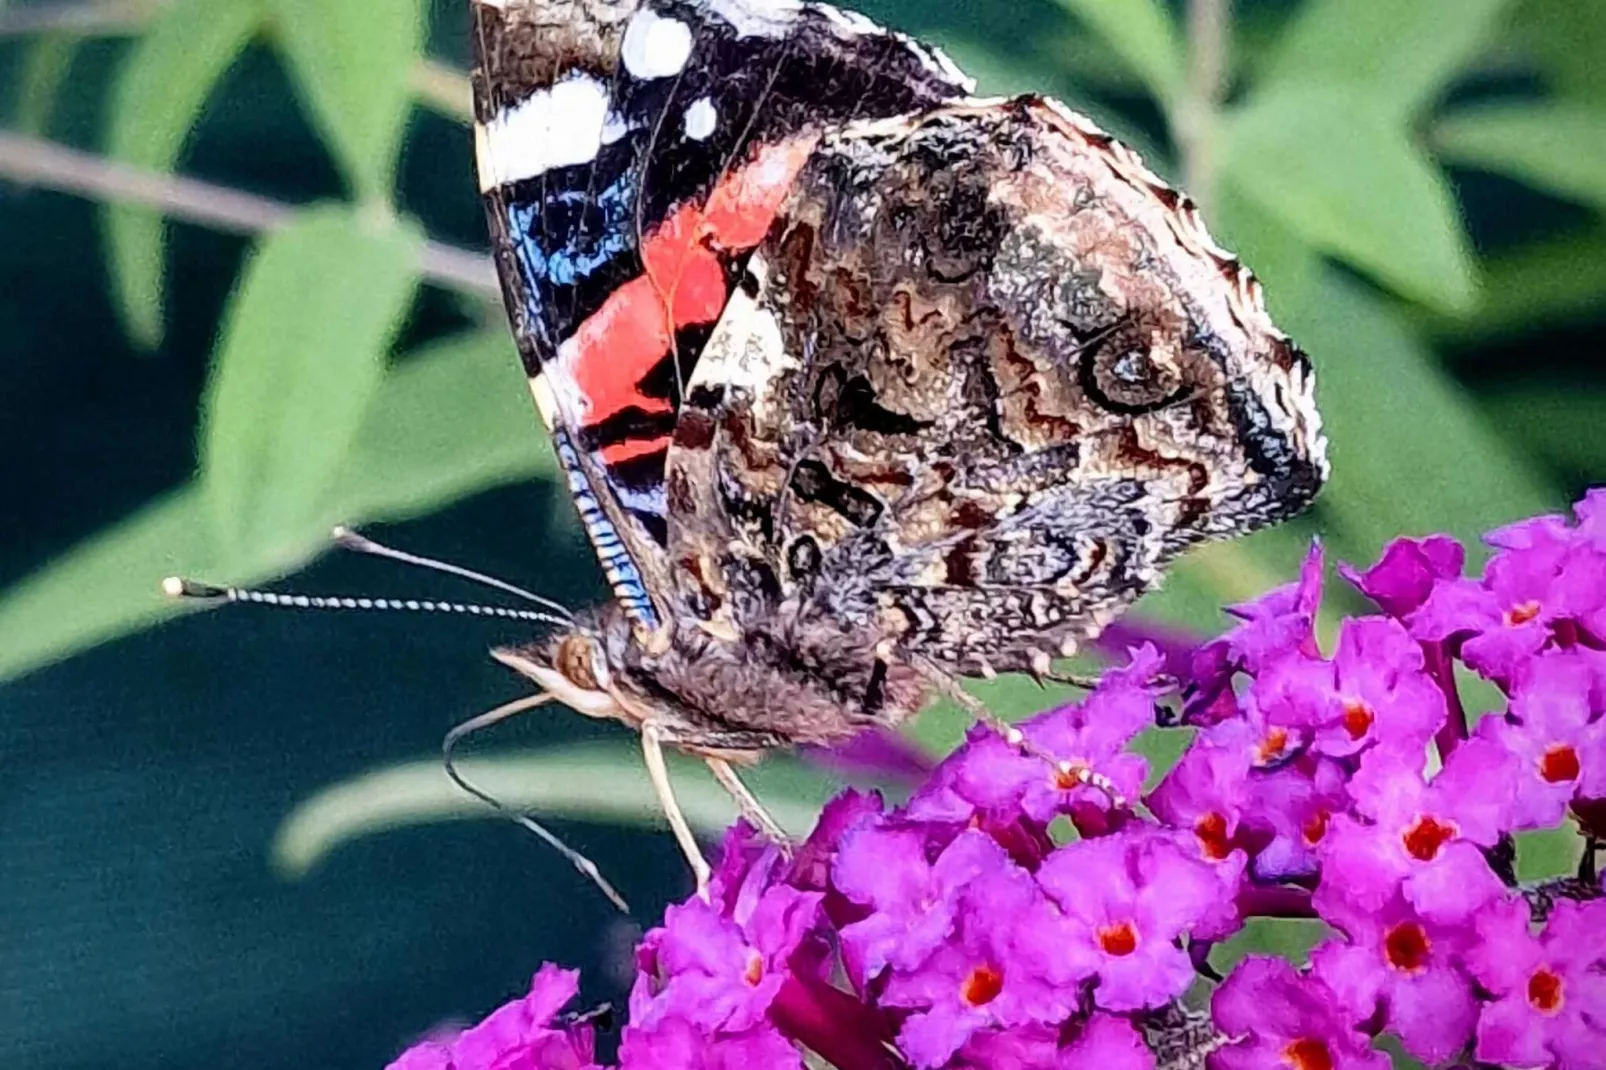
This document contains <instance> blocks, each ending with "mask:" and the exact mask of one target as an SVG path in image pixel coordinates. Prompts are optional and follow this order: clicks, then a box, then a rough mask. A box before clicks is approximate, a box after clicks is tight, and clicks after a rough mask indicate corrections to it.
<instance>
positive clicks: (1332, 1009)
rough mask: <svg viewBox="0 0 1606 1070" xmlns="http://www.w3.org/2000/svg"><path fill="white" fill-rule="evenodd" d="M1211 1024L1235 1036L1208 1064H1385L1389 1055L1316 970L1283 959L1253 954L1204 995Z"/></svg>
mask: <svg viewBox="0 0 1606 1070" xmlns="http://www.w3.org/2000/svg"><path fill="white" fill-rule="evenodd" d="M1210 1013H1211V1016H1212V1017H1213V1018H1214V1019H1215V1022H1216V1028H1217V1029H1218V1030H1220V1031H1221V1032H1222V1033H1225V1034H1226V1035H1227V1036H1229V1037H1233V1038H1235V1042H1234V1043H1232V1044H1229V1045H1227V1046H1226V1047H1224V1048H1222V1049H1220V1050H1219V1051H1217V1052H1215V1053H1214V1054H1213V1055H1211V1056H1210V1068H1211V1070H1388V1066H1389V1060H1388V1056H1386V1055H1384V1054H1383V1053H1382V1052H1380V1051H1373V1050H1372V1045H1371V1038H1370V1037H1368V1036H1366V1035H1365V1034H1364V1033H1362V1032H1360V1031H1359V1030H1358V1029H1357V1028H1356V1027H1355V1021H1354V1020H1353V1019H1351V1018H1350V1017H1349V1016H1348V1015H1346V1014H1345V1013H1344V1012H1343V1010H1342V1008H1341V1007H1340V1006H1339V1004H1338V1000H1337V997H1336V996H1335V995H1334V993H1333V991H1332V989H1330V988H1328V987H1327V984H1326V983H1325V982H1324V981H1322V979H1321V978H1320V977H1317V976H1315V975H1314V974H1311V973H1308V972H1300V971H1298V970H1295V969H1294V967H1293V965H1292V964H1290V963H1289V962H1287V961H1285V960H1283V959H1277V958H1267V957H1262V956H1252V957H1250V958H1248V959H1245V960H1244V961H1243V962H1242V963H1240V964H1239V966H1238V968H1237V969H1236V970H1234V971H1233V973H1232V975H1231V976H1230V977H1228V978H1227V980H1226V982H1225V983H1223V984H1222V985H1221V987H1220V988H1218V989H1216V991H1215V994H1214V996H1212V997H1211V1000H1210Z"/></svg>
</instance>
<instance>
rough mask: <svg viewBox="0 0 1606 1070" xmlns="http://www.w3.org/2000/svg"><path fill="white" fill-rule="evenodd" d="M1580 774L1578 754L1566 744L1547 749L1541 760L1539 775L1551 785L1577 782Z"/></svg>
mask: <svg viewBox="0 0 1606 1070" xmlns="http://www.w3.org/2000/svg"><path fill="white" fill-rule="evenodd" d="M1579 772H1580V769H1579V765H1578V752H1577V751H1575V750H1573V749H1572V748H1571V747H1570V746H1568V745H1567V744H1565V743H1553V744H1551V745H1550V746H1549V747H1546V748H1545V756H1544V757H1543V758H1540V759H1539V775H1540V776H1542V777H1544V778H1545V780H1546V781H1547V782H1548V783H1551V784H1560V783H1562V782H1564V781H1568V780H1577V779H1578V774H1579Z"/></svg>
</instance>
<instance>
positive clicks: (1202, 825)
mask: <svg viewBox="0 0 1606 1070" xmlns="http://www.w3.org/2000/svg"><path fill="white" fill-rule="evenodd" d="M1193 834H1194V836H1195V837H1197V838H1198V840H1199V849H1200V850H1201V851H1203V852H1204V856H1205V857H1206V858H1208V859H1210V860H1211V861H1212V862H1219V861H1221V860H1222V859H1223V858H1226V857H1227V855H1228V854H1230V853H1231V852H1232V844H1230V843H1229V842H1227V819H1226V818H1225V817H1223V816H1222V815H1221V814H1218V813H1215V812H1214V811H1212V812H1210V813H1208V814H1205V815H1204V816H1203V817H1201V818H1199V820H1197V821H1195V822H1194V823H1193Z"/></svg>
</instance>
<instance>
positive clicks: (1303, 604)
mask: <svg viewBox="0 0 1606 1070" xmlns="http://www.w3.org/2000/svg"><path fill="white" fill-rule="evenodd" d="M1322 561H1323V556H1322V548H1321V544H1320V543H1315V542H1313V543H1312V544H1311V548H1310V552H1309V553H1308V554H1306V556H1305V563H1304V564H1303V565H1302V566H1301V567H1300V570H1299V580H1298V582H1296V583H1291V584H1288V585H1287V586H1285V587H1279V588H1277V589H1276V590H1274V591H1270V592H1268V593H1266V594H1264V595H1262V596H1261V597H1259V598H1257V599H1255V600H1254V601H1252V602H1245V603H1243V604H1242V605H1236V606H1230V607H1228V609H1227V612H1228V613H1229V614H1231V615H1232V616H1234V617H1237V618H1238V619H1239V620H1241V621H1243V623H1242V624H1240V625H1238V627H1236V628H1234V629H1233V630H1232V631H1230V632H1228V633H1227V634H1226V635H1224V636H1222V637H1221V638H1220V639H1216V640H1213V641H1211V642H1209V643H1205V644H1204V645H1202V646H1200V647H1199V648H1198V649H1197V650H1195V651H1194V653H1193V659H1192V665H1191V666H1190V671H1189V679H1188V681H1187V685H1188V686H1187V689H1186V691H1185V693H1184V697H1183V717H1184V719H1185V720H1186V721H1187V723H1189V724H1198V725H1210V724H1216V723H1217V722H1219V721H1222V720H1225V719H1227V718H1230V717H1233V716H1236V715H1237V714H1238V712H1239V710H1238V706H1237V703H1236V701H1235V699H1234V697H1233V691H1232V679H1233V676H1234V675H1235V674H1237V673H1239V672H1245V671H1247V672H1250V673H1258V672H1260V670H1261V669H1263V668H1265V667H1266V666H1267V665H1270V664H1271V663H1273V662H1274V661H1276V660H1277V659H1279V658H1281V657H1283V656H1285V655H1287V654H1290V653H1294V652H1300V653H1304V654H1308V655H1310V656H1311V657H1315V656H1316V655H1317V653H1318V651H1317V649H1316V631H1315V626H1316V612H1317V610H1318V609H1320V608H1321V601H1322Z"/></svg>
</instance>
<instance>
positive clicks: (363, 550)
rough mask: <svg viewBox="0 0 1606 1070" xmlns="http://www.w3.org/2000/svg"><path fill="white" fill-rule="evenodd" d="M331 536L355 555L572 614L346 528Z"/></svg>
mask: <svg viewBox="0 0 1606 1070" xmlns="http://www.w3.org/2000/svg"><path fill="white" fill-rule="evenodd" d="M331 535H332V537H333V538H334V540H335V545H336V546H339V547H341V548H342V549H346V550H351V551H353V552H355V553H359V554H372V555H373V556H374V557H386V558H389V559H390V560H392V561H400V562H401V563H402V564H404V565H414V566H416V567H418V568H426V569H429V570H430V571H432V572H444V573H446V574H447V575H449V576H459V577H461V578H463V579H465V580H470V581H472V582H474V583H478V584H483V585H484V586H486V587H494V588H496V589H497V590H498V591H506V592H507V593H508V594H511V595H516V596H517V597H519V598H522V599H524V600H525V601H526V602H530V603H532V604H534V605H538V606H545V607H546V608H547V609H550V610H552V611H553V612H554V613H557V614H558V615H559V616H561V617H564V618H567V619H569V620H573V619H574V614H573V613H571V612H569V608H568V607H567V606H565V605H563V604H561V603H559V602H554V601H553V600H552V599H550V598H543V597H542V596H541V595H538V594H536V593H535V592H533V591H526V590H525V589H524V588H523V587H515V586H514V585H513V584H511V583H508V582H507V581H506V580H499V579H497V578H496V577H495V576H487V575H486V574H485V573H483V572H475V571H474V570H473V569H468V568H464V567H463V566H461V565H453V564H450V563H448V562H446V561H437V560H436V559H435V558H433V557H421V556H419V555H418V554H410V553H408V552H407V551H405V550H397V549H395V548H393V547H390V546H386V545H384V544H383V543H377V542H375V541H374V540H372V539H370V538H368V537H367V536H366V535H359V534H357V533H356V532H355V531H352V530H351V529H350V528H348V527H344V526H342V527H337V528H335V530H334V531H333V532H332V533H331Z"/></svg>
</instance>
